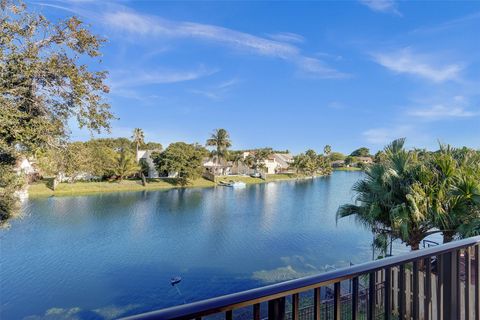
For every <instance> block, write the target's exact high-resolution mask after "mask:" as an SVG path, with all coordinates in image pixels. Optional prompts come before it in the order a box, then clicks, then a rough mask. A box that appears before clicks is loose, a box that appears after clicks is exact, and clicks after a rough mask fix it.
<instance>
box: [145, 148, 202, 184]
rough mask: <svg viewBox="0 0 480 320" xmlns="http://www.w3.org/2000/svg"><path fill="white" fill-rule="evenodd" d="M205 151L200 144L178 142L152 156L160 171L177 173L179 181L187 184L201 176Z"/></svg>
mask: <svg viewBox="0 0 480 320" xmlns="http://www.w3.org/2000/svg"><path fill="white" fill-rule="evenodd" d="M204 153H205V149H204V148H202V147H201V146H199V145H196V144H187V143H185V142H176V143H172V144H170V145H169V146H168V147H167V148H166V149H165V151H163V152H162V153H154V154H153V155H152V158H153V162H154V163H155V166H156V167H157V170H158V171H159V172H167V173H175V174H176V176H177V180H178V182H179V183H180V184H181V185H182V186H185V185H188V184H189V183H190V182H191V181H192V180H194V179H196V178H198V177H200V176H201V174H202V170H203V167H202V159H203V157H204Z"/></svg>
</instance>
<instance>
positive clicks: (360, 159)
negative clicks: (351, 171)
mask: <svg viewBox="0 0 480 320" xmlns="http://www.w3.org/2000/svg"><path fill="white" fill-rule="evenodd" d="M356 159H357V162H361V163H363V164H372V163H373V159H372V157H357V158H356Z"/></svg>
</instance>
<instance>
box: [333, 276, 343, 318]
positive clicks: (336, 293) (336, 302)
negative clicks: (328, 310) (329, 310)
mask: <svg viewBox="0 0 480 320" xmlns="http://www.w3.org/2000/svg"><path fill="white" fill-rule="evenodd" d="M333 306H334V308H333V319H334V320H341V318H342V309H341V308H342V301H341V296H340V282H335V284H334V285H333Z"/></svg>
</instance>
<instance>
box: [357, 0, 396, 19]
mask: <svg viewBox="0 0 480 320" xmlns="http://www.w3.org/2000/svg"><path fill="white" fill-rule="evenodd" d="M359 1H360V3H361V4H363V5H365V6H367V7H369V8H370V9H371V10H373V11H377V12H385V13H393V14H395V15H398V16H401V15H402V14H401V13H400V11H398V8H397V3H396V2H395V1H394V0H359Z"/></svg>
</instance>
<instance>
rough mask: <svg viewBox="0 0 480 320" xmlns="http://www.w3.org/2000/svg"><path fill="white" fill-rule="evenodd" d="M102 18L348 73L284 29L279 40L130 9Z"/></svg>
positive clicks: (313, 69) (139, 31)
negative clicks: (309, 54) (298, 43)
mask: <svg viewBox="0 0 480 320" xmlns="http://www.w3.org/2000/svg"><path fill="white" fill-rule="evenodd" d="M102 21H103V22H104V23H106V24H107V25H108V26H110V27H113V28H115V29H116V30H123V31H126V32H128V33H132V34H135V35H140V36H155V37H159V38H193V39H197V40H204V41H212V42H216V43H218V44H221V45H224V46H228V47H231V48H235V49H238V50H243V51H245V52H250V53H253V54H257V55H262V56H267V57H273V58H279V59H283V60H285V61H289V62H291V63H294V64H295V65H297V66H299V67H300V68H301V69H302V70H303V71H305V72H308V73H311V74H315V75H316V76H318V77H321V78H341V77H345V76H346V75H345V74H344V73H341V72H339V71H337V70H335V69H333V68H330V67H328V66H326V65H324V63H323V62H322V61H321V60H319V59H316V58H311V57H307V56H304V55H303V54H302V53H301V50H300V49H299V48H298V47H297V46H295V45H293V44H291V43H289V42H287V41H285V37H290V41H291V40H292V39H293V38H294V37H295V36H293V34H285V33H284V34H283V37H284V41H275V40H271V39H267V38H263V37H259V36H255V35H252V34H248V33H244V32H240V31H236V30H232V29H228V28H223V27H219V26H214V25H207V24H201V23H194V22H176V21H171V20H166V19H161V18H159V17H156V16H150V15H142V14H138V13H135V12H133V11H127V10H121V11H114V12H107V13H105V14H104V17H103V19H102ZM298 39H299V38H298V37H297V40H298Z"/></svg>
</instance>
